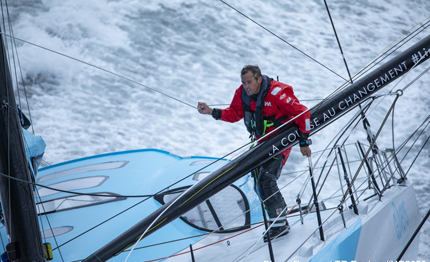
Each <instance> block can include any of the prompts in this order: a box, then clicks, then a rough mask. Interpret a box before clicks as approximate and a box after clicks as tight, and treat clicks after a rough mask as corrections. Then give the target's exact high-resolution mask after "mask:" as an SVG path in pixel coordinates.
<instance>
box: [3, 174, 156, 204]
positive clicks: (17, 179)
mask: <svg viewBox="0 0 430 262" xmlns="http://www.w3.org/2000/svg"><path fill="white" fill-rule="evenodd" d="M0 175H1V176H4V177H7V178H10V179H13V180H16V181H19V182H23V183H27V184H31V185H34V186H40V187H44V188H48V189H51V190H54V191H59V192H63V193H69V194H74V195H83V196H97V197H127V198H133V197H153V196H154V195H117V194H115V195H106V194H92V193H81V192H75V191H68V190H62V189H59V188H54V187H49V186H45V185H41V184H38V183H34V182H30V181H26V180H22V179H19V178H16V177H12V176H8V175H6V174H3V173H1V172H0Z"/></svg>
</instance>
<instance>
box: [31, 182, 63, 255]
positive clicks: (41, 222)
mask: <svg viewBox="0 0 430 262" xmlns="http://www.w3.org/2000/svg"><path fill="white" fill-rule="evenodd" d="M35 192H36V195H37V198H38V199H39V201H41V199H42V198H41V197H40V195H39V191H37V190H35ZM37 208H38V210H39V214H42V212H40V207H39V206H37ZM42 209H43V213H44V214H45V219H46V221H47V223H48V225H49V229H50V230H51V234H52V237H53V238H54V241H55V244H56V245H57V246H58V241H57V237H56V235H55V234H54V230H53V228H52V226H51V222H50V221H49V218H48V215H47V214H46V210H45V207H44V206H43V205H42ZM40 224H41V225H42V233H43V238H44V239H45V242H46V236H45V230H44V229H43V221H42V216H41V217H40ZM58 253H59V254H60V257H61V260H62V261H63V262H64V258H63V254H62V253H61V250H60V249H58Z"/></svg>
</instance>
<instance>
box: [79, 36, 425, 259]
mask: <svg viewBox="0 0 430 262" xmlns="http://www.w3.org/2000/svg"><path fill="white" fill-rule="evenodd" d="M429 49H430V36H428V37H426V38H424V39H423V40H421V41H420V42H418V43H417V44H415V45H414V46H412V47H410V48H409V49H407V50H406V51H404V52H402V53H401V54H399V55H398V56H396V57H395V58H393V59H392V60H390V61H389V62H387V63H385V64H384V65H382V66H381V67H379V68H378V69H375V70H374V71H372V72H371V73H369V74H367V75H366V76H364V77H362V78H360V80H358V81H356V82H355V83H354V84H352V85H350V86H349V87H348V88H346V89H344V90H342V91H340V92H339V93H337V94H335V95H333V96H332V97H330V98H328V99H327V100H325V101H323V102H322V103H321V104H320V105H318V106H316V107H315V108H314V109H312V110H311V122H312V123H311V128H312V130H311V135H313V134H315V133H316V132H318V131H319V130H321V129H322V128H324V127H326V126H327V125H328V124H330V123H332V122H333V121H335V120H336V119H338V118H339V117H341V116H342V115H344V114H345V113H347V112H349V111H350V110H352V109H354V108H355V107H356V106H358V105H359V104H361V103H362V102H364V101H365V100H367V99H369V98H370V97H371V96H372V95H374V94H375V93H376V92H377V91H379V90H380V89H382V88H383V87H385V86H386V85H388V84H390V83H391V82H393V81H395V80H397V79H398V78H400V77H401V76H402V75H404V74H405V73H406V72H408V71H409V70H411V69H412V68H413V67H415V66H417V65H419V64H421V63H423V62H424V61H425V60H427V59H428V58H429V54H428V50H429ZM297 140H298V128H297V127H296V126H295V125H288V126H286V127H284V128H282V129H281V130H280V131H279V132H277V133H275V134H273V135H272V136H271V137H269V138H268V139H266V140H265V141H264V142H262V143H260V144H259V145H257V146H256V147H254V148H252V149H251V150H249V151H247V152H245V153H244V154H242V155H240V156H239V157H238V158H236V159H234V160H232V161H231V162H229V163H227V164H226V165H224V166H222V167H221V168H219V169H217V170H215V171H214V172H212V173H211V174H210V175H208V176H207V177H205V178H204V179H203V180H201V181H200V182H198V183H196V184H195V185H194V186H193V187H192V188H190V190H188V191H186V192H185V193H184V194H182V195H181V196H179V197H178V198H177V199H174V200H172V201H170V202H169V203H166V204H165V205H163V206H162V207H160V208H159V209H158V210H156V211H155V212H153V213H152V214H151V215H149V216H148V217H146V218H144V219H143V220H141V221H140V222H139V223H137V224H136V225H134V226H133V227H131V228H130V229H129V230H127V231H126V232H124V233H123V234H121V235H120V236H118V237H117V238H115V239H114V240H112V241H111V242H109V243H108V244H106V245H105V246H103V247H102V248H100V249H99V250H98V251H96V252H95V253H93V254H91V255H90V256H89V257H87V258H86V259H85V260H84V261H85V262H92V261H94V262H95V261H100V260H102V261H105V260H108V259H109V258H111V257H113V256H115V255H116V254H118V253H119V252H121V251H122V250H124V249H126V248H127V247H129V246H130V245H132V244H134V243H135V242H136V241H137V240H138V239H139V238H140V236H141V235H142V234H143V233H144V232H145V231H147V232H146V233H145V235H144V237H146V236H147V235H149V234H151V233H153V232H155V231H156V230H158V229H160V228H161V227H163V226H164V225H166V224H168V223H169V222H171V221H173V220H175V219H176V218H178V217H179V216H181V215H182V214H184V213H186V212H187V211H189V210H191V209H192V208H194V207H195V206H197V205H198V204H200V203H202V202H203V201H205V200H206V199H208V198H210V197H211V196H213V195H215V194H216V193H218V192H219V191H221V190H222V189H223V188H225V187H227V186H228V185H230V184H231V183H233V182H235V181H236V180H238V179H239V178H241V177H242V176H244V175H246V174H247V173H249V172H250V171H251V170H253V169H254V168H256V167H257V166H259V165H261V164H262V163H264V162H265V161H267V160H269V159H270V158H271V157H273V156H276V155H277V154H279V153H280V152H282V151H283V150H285V149H286V148H288V147H290V146H293V145H295V144H296V143H297Z"/></svg>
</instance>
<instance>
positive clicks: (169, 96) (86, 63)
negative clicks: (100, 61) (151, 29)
mask: <svg viewBox="0 0 430 262" xmlns="http://www.w3.org/2000/svg"><path fill="white" fill-rule="evenodd" d="M0 34H2V35H3V36H7V37H10V38H13V39H15V40H18V41H21V42H23V43H26V44H29V45H32V46H35V47H38V48H41V49H43V50H46V51H49V52H52V53H55V54H57V55H60V56H63V57H66V58H68V59H71V60H74V61H77V62H80V63H82V64H85V65H87V66H90V67H93V68H96V69H98V70H101V71H103V72H106V73H108V74H111V75H114V76H116V77H119V78H122V79H124V80H127V81H129V82H131V83H133V84H136V85H139V86H142V87H145V88H147V89H149V90H152V91H154V92H157V93H159V94H162V95H164V96H166V97H168V98H170V99H173V100H176V101H177V102H180V103H182V104H185V105H187V106H189V107H192V108H194V109H197V107H196V106H193V105H191V104H189V103H186V102H184V101H182V100H180V99H178V98H176V97H173V96H171V95H168V94H166V93H163V92H161V91H159V90H157V89H155V88H152V87H149V86H147V85H144V84H142V83H139V82H137V81H135V80H133V79H131V78H128V77H125V76H123V75H120V74H117V73H115V72H112V71H109V70H107V69H104V68H102V67H100V66H96V65H93V64H91V63H89V62H85V61H84V60H82V59H78V58H75V57H72V56H69V55H66V54H63V53H61V52H58V51H55V50H53V49H50V48H46V47H43V46H41V45H37V44H34V43H31V42H29V41H26V40H23V39H21V38H18V37H15V36H12V35H9V34H5V33H3V32H0Z"/></svg>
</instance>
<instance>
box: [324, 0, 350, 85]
mask: <svg viewBox="0 0 430 262" xmlns="http://www.w3.org/2000/svg"><path fill="white" fill-rule="evenodd" d="M324 4H325V7H326V9H327V13H328V17H329V18H330V22H331V26H332V28H333V31H334V35H335V36H336V40H337V44H338V46H339V50H340V53H341V54H342V58H343V62H344V63H345V67H346V71H347V72H348V76H349V80H350V81H351V84H352V77H351V73H350V72H349V68H348V64H347V63H346V59H345V56H344V55H343V51H342V46H341V45H340V41H339V37H338V36H337V32H336V28H335V27H334V23H333V19H332V18H331V14H330V10H329V8H328V5H327V1H326V0H324Z"/></svg>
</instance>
